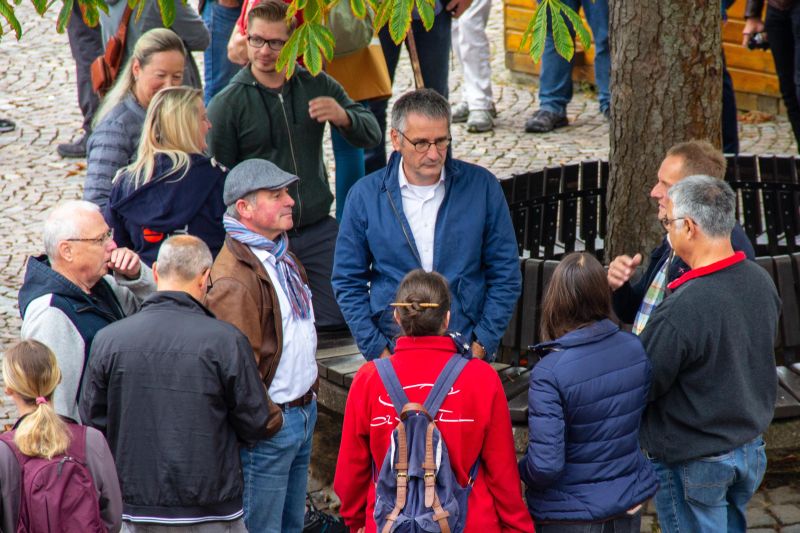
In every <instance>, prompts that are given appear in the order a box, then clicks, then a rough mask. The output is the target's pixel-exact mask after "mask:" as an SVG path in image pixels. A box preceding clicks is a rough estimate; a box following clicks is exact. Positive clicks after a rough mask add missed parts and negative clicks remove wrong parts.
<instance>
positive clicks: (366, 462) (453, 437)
mask: <svg viewBox="0 0 800 533" xmlns="http://www.w3.org/2000/svg"><path fill="white" fill-rule="evenodd" d="M455 351H456V350H455V345H454V344H453V341H452V339H450V338H449V337H401V338H400V339H399V340H398V342H397V348H396V351H395V354H394V356H393V357H392V364H393V366H394V369H395V372H397V377H398V379H399V380H400V383H401V384H402V385H403V388H404V389H405V392H406V395H408V400H409V401H410V402H419V403H422V402H423V401H424V400H425V398H426V397H427V395H428V393H429V392H430V390H431V387H432V386H433V382H434V381H436V378H437V376H438V375H439V372H441V370H442V368H444V365H445V364H446V363H447V361H448V359H450V357H451V356H452V355H453V353H454V352H455ZM397 422H398V418H397V412H396V411H395V409H394V407H393V406H392V402H391V400H390V399H389V395H388V393H387V392H386V388H385V387H384V386H383V382H381V378H380V376H379V375H378V372H377V370H376V369H375V365H374V363H367V364H366V365H364V366H363V367H361V370H359V371H358V373H357V374H356V376H355V378H354V379H353V385H352V387H350V394H349V396H348V397H347V406H346V407H345V412H344V426H343V428H342V444H341V448H340V449H339V459H338V461H337V464H336V477H335V479H334V481H333V488H334V490H335V491H336V494H337V495H338V496H339V499H341V501H342V506H341V509H340V513H341V515H342V518H343V519H344V521H345V523H346V524H347V525H348V526H349V527H350V529H351V531H353V532H355V531H356V530H357V529H358V528H360V527H364V526H366V533H374V532H375V529H376V527H375V520H373V518H372V516H373V513H374V510H375V508H374V506H375V483H374V482H373V479H372V465H373V463H374V464H375V465H376V469H377V470H380V468H381V465H383V459H384V456H385V455H386V452H387V450H388V448H389V439H390V437H391V434H392V430H394V428H395V426H396V425H397ZM436 425H437V426H438V427H439V431H440V432H441V434H442V437H443V438H444V441H445V443H446V444H447V450H448V453H449V455H450V464H451V466H452V468H453V471H454V472H455V475H456V478H457V480H458V482H459V483H460V484H461V485H462V486H463V485H465V484H466V482H467V478H468V477H469V469H470V468H471V467H472V465H473V464H474V463H475V460H476V459H477V458H478V456H480V457H481V464H480V467H479V468H478V476H477V478H476V480H475V484H474V486H473V489H472V492H471V493H470V496H469V502H468V511H467V524H466V529H465V531H466V532H467V533H468V532H476V533H492V532H495V531H526V532H532V531H533V522H532V521H531V517H530V515H529V514H528V510H527V508H526V507H525V504H524V502H523V499H522V492H521V486H520V479H519V472H518V471H517V460H516V456H515V453H514V439H513V436H512V433H511V418H510V416H509V413H508V403H507V400H506V396H505V393H504V392H503V387H502V385H501V383H500V378H499V377H498V375H497V372H495V370H494V369H493V368H492V367H491V366H489V365H488V364H487V363H485V362H484V361H480V360H477V359H475V360H472V361H470V362H469V363H468V364H467V366H466V367H464V370H463V371H462V372H461V375H460V376H459V377H458V379H457V380H456V382H455V385H453V389H452V392H451V393H450V395H448V397H447V399H445V401H444V404H443V405H442V408H441V409H440V410H439V413H438V414H437V416H436ZM367 517H369V520H367Z"/></svg>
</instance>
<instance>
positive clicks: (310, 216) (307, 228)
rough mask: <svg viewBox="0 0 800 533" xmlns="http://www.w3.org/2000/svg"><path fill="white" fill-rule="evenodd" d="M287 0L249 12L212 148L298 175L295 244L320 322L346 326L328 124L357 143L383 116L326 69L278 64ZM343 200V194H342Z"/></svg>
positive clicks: (373, 132)
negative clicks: (335, 269) (337, 291)
mask: <svg viewBox="0 0 800 533" xmlns="http://www.w3.org/2000/svg"><path fill="white" fill-rule="evenodd" d="M287 9H288V8H287V4H285V3H284V2H283V1H282V0H266V1H265V2H263V3H260V4H259V5H257V6H255V7H254V8H253V9H251V10H250V12H249V14H248V15H247V39H246V43H247V59H248V61H249V63H248V65H247V66H246V67H245V68H243V69H242V70H241V71H239V73H238V74H236V76H234V77H233V79H232V80H231V82H230V84H229V85H228V87H226V88H225V89H224V90H223V91H222V92H220V93H219V94H217V95H216V96H215V97H214V98H213V99H212V100H211V103H210V104H209V106H208V117H209V119H210V120H211V123H212V124H213V125H214V127H213V128H212V129H211V131H210V132H209V135H208V137H209V139H208V146H209V151H210V152H211V154H212V155H213V156H214V157H215V158H216V159H217V161H219V162H220V163H222V164H223V165H225V166H227V167H229V168H233V167H235V166H236V165H237V164H239V163H241V162H242V161H244V160H246V159H266V160H267V161H270V162H272V163H274V164H275V165H277V166H278V167H279V168H280V169H281V170H283V171H285V172H289V173H290V174H293V175H295V176H298V177H299V178H300V180H299V181H298V182H297V184H296V185H293V186H292V187H291V188H290V190H289V193H290V194H291V196H292V198H293V199H294V201H295V206H294V211H293V219H294V228H293V229H292V230H291V231H290V232H289V238H290V242H291V251H292V252H293V253H294V254H296V255H297V257H298V259H299V260H300V262H301V263H302V264H303V265H304V266H305V268H306V272H307V273H308V280H309V285H310V286H311V291H312V292H313V294H314V304H313V305H314V316H315V318H316V326H317V328H318V329H342V328H344V327H345V324H344V320H343V318H342V315H341V313H340V312H339V308H338V306H337V305H336V300H335V299H334V297H333V289H331V267H332V264H333V246H334V243H335V242H336V234H337V232H338V229H339V228H338V225H337V223H336V219H334V218H333V217H331V216H330V210H331V204H332V203H333V194H332V193H331V188H330V184H329V183H328V174H327V171H326V170H325V162H324V161H323V157H322V138H323V134H324V132H325V124H326V123H330V125H331V127H332V128H335V129H336V130H338V131H339V133H341V134H342V136H343V137H344V139H345V140H346V141H347V142H348V143H350V144H351V145H353V146H355V147H359V148H366V147H371V146H374V145H376V144H377V143H378V142H379V141H380V136H381V135H380V130H379V129H378V122H377V121H376V120H375V117H374V116H373V115H372V113H370V112H369V110H367V109H366V108H365V107H363V106H362V105H360V104H357V103H356V102H353V100H351V99H350V97H349V96H347V93H345V91H344V89H343V88H342V86H341V85H339V83H338V82H337V81H336V80H334V79H333V78H331V77H330V76H328V75H327V74H325V73H321V74H320V75H319V76H312V75H311V74H309V73H308V71H307V70H305V69H304V68H303V67H301V66H299V65H298V66H297V67H296V70H295V72H294V74H293V75H292V77H291V78H288V79H287V77H286V72H285V71H282V70H279V69H278V68H277V62H278V56H279V55H280V53H281V50H282V49H283V47H284V45H285V44H286V42H287V41H288V40H289V38H290V37H291V35H292V31H293V30H294V28H293V23H292V24H287V21H286V12H287ZM338 201H340V202H343V201H344V198H339V199H338Z"/></svg>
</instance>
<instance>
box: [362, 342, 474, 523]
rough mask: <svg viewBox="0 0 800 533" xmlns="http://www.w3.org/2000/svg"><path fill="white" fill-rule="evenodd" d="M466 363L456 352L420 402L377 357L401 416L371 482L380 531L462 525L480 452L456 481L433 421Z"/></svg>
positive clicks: (383, 378) (383, 380) (378, 364)
mask: <svg viewBox="0 0 800 533" xmlns="http://www.w3.org/2000/svg"><path fill="white" fill-rule="evenodd" d="M467 362H468V360H467V359H465V358H464V357H463V356H461V355H459V354H454V355H453V356H452V357H451V358H450V360H449V361H448V362H447V364H446V365H445V367H444V369H442V372H441V373H440V374H439V377H438V378H436V382H435V383H434V384H433V388H432V389H431V392H430V393H429V394H428V397H427V398H426V399H425V403H424V405H420V404H418V403H411V402H409V401H408V397H407V396H406V393H405V391H404V390H403V387H402V385H400V381H399V380H398V379H397V374H396V373H395V371H394V367H393V366H392V363H391V361H390V360H389V359H376V360H375V367H376V368H377V370H378V375H379V376H380V378H381V381H382V382H383V385H384V387H386V391H387V392H388V393H389V397H390V398H391V399H392V404H394V408H395V410H396V411H397V414H398V415H399V416H400V422H399V423H398V424H397V427H396V428H395V429H394V431H393V432H392V438H391V440H390V442H389V451H388V452H387V453H386V458H385V459H384V461H383V466H382V467H381V470H380V473H379V474H378V479H377V483H376V487H375V515H374V518H375V524H376V525H377V530H378V531H379V532H380V533H389V532H392V533H406V532H409V533H410V532H421V531H433V532H438V531H441V532H442V533H451V532H452V533H456V532H460V531H463V530H464V524H465V522H466V519H467V499H468V498H469V493H470V492H471V490H472V483H473V481H474V480H475V476H476V475H477V473H478V465H479V463H480V457H479V458H478V460H476V461H475V464H474V465H472V468H471V469H470V472H469V482H468V483H467V486H466V487H462V486H461V485H459V484H458V481H457V480H456V476H455V474H454V473H453V470H452V469H451V467H450V457H449V455H448V453H447V446H446V445H445V442H444V439H443V438H442V435H441V433H440V432H439V428H437V427H436V423H435V422H434V420H435V419H436V413H438V412H439V408H440V407H441V406H442V403H443V402H444V399H445V398H446V397H447V395H448V393H449V392H450V389H451V388H452V387H453V384H454V383H455V381H456V379H457V378H458V376H459V374H461V371H462V370H463V369H464V366H466V364H467Z"/></svg>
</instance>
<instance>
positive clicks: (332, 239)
mask: <svg viewBox="0 0 800 533" xmlns="http://www.w3.org/2000/svg"><path fill="white" fill-rule="evenodd" d="M338 234H339V224H337V223H336V219H334V218H333V217H330V216H327V217H325V218H323V219H322V220H320V221H319V222H316V223H314V224H311V225H310V226H304V227H302V228H300V229H293V230H292V231H290V232H289V249H290V250H291V251H292V252H293V253H294V254H295V255H296V256H297V257H298V259H300V262H301V263H302V264H303V266H304V267H305V269H306V274H307V275H308V286H309V287H310V288H311V299H312V303H313V305H314V318H315V319H316V326H317V329H318V330H331V329H343V328H345V327H346V324H345V321H344V317H342V312H341V311H339V304H337V303H336V298H335V297H334V296H333V287H332V286H331V272H332V271H333V250H334V248H335V247H336V236H337V235H338Z"/></svg>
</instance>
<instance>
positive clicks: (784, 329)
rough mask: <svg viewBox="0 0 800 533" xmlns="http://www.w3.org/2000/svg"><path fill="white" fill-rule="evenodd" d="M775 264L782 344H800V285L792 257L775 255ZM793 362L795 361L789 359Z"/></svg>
mask: <svg viewBox="0 0 800 533" xmlns="http://www.w3.org/2000/svg"><path fill="white" fill-rule="evenodd" d="M773 260H774V264H775V285H776V286H777V288H778V294H779V295H780V297H781V301H782V304H783V305H782V306H781V318H780V321H781V336H782V337H783V343H782V346H783V347H784V348H792V347H795V348H796V347H798V346H800V302H798V286H797V280H796V279H795V271H794V267H795V265H793V264H792V263H793V261H792V257H790V256H788V255H778V256H775V257H773ZM787 362H789V363H793V362H794V361H787Z"/></svg>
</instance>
